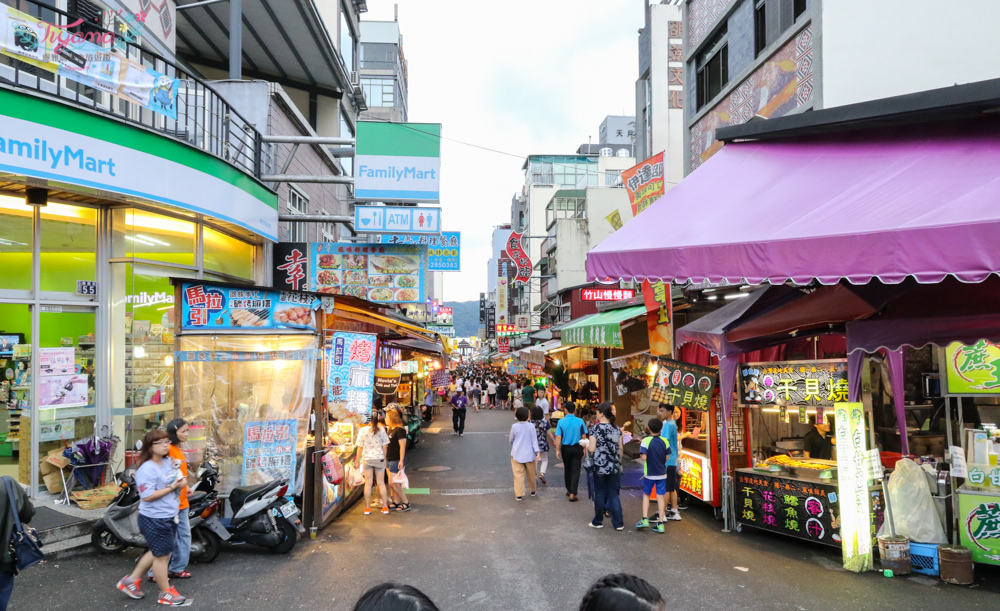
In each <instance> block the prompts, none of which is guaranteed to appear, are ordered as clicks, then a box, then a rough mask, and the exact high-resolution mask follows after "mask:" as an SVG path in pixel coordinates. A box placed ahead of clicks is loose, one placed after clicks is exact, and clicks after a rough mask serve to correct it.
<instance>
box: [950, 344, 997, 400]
mask: <svg viewBox="0 0 1000 611" xmlns="http://www.w3.org/2000/svg"><path fill="white" fill-rule="evenodd" d="M944 353H945V367H946V369H947V371H948V393H949V394H953V395H993V394H998V393H1000V367H998V361H1000V345H998V344H995V343H993V342H988V341H986V340H979V341H978V342H976V343H975V344H973V345H971V346H964V345H962V344H960V343H958V342H955V343H953V344H951V345H950V346H948V347H947V348H945V351H944Z"/></svg>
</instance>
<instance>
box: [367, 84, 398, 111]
mask: <svg viewBox="0 0 1000 611" xmlns="http://www.w3.org/2000/svg"><path fill="white" fill-rule="evenodd" d="M361 88H362V89H364V91H365V101H366V102H367V104H368V107H369V108H392V107H394V106H396V93H397V92H396V79H394V78H371V77H366V78H363V79H361Z"/></svg>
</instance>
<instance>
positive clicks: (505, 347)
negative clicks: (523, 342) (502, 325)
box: [497, 337, 510, 354]
mask: <svg viewBox="0 0 1000 611" xmlns="http://www.w3.org/2000/svg"><path fill="white" fill-rule="evenodd" d="M497 352H499V353H500V354H507V353H508V352H510V339H509V338H506V337H498V338H497Z"/></svg>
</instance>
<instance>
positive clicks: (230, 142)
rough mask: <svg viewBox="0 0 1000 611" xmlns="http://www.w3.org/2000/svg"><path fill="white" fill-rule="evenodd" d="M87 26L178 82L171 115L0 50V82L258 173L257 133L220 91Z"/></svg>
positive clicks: (14, 1)
mask: <svg viewBox="0 0 1000 611" xmlns="http://www.w3.org/2000/svg"><path fill="white" fill-rule="evenodd" d="M4 5H6V6H11V7H13V8H14V9H16V10H18V11H21V12H22V13H26V14H29V15H32V16H33V17H38V18H39V19H41V20H42V21H46V22H48V23H52V24H54V25H59V26H66V25H68V24H72V23H74V22H76V21H77V19H78V17H77V16H76V15H71V14H70V13H67V12H66V11H63V10H60V9H57V8H56V7H54V6H51V5H48V4H45V3H42V2H35V1H34V0H0V6H4ZM87 28H88V30H91V31H95V32H101V33H103V34H110V35H111V36H112V37H113V40H114V43H113V47H114V50H113V51H112V49H108V48H105V50H107V51H108V52H110V53H113V54H114V55H115V56H116V57H120V58H123V59H126V58H127V59H128V60H131V61H133V62H137V63H140V64H142V65H143V66H145V67H147V68H150V69H152V70H155V71H156V72H159V73H160V74H163V75H165V76H168V77H170V78H173V79H177V80H179V81H180V87H179V89H178V92H177V100H176V106H177V118H176V119H173V118H171V117H169V116H167V115H164V114H161V113H159V112H155V111H153V110H151V109H149V108H146V107H144V106H142V105H140V104H138V103H136V102H131V101H128V100H126V99H124V98H122V97H119V96H115V95H112V94H110V93H107V92H105V91H102V90H100V89H95V88H93V87H89V86H87V85H85V84H83V83H79V82H76V81H73V80H70V79H68V78H66V77H64V76H60V75H59V74H58V73H52V72H49V71H48V70H45V69H42V68H39V67H37V66H33V65H31V64H29V63H27V62H25V61H22V60H20V59H17V58H15V57H11V56H9V55H3V54H0V86H9V87H13V88H14V89H26V90H31V91H34V92H38V93H41V94H44V95H45V96H47V97H50V98H55V99H57V100H58V101H60V102H63V103H67V104H70V105H75V106H79V107H81V108H85V109H87V110H91V111H94V112H98V113H101V114H104V115H108V116H110V117H113V118H115V119H116V120H119V121H122V122H125V123H129V124H133V125H138V126H142V127H144V128H147V129H149V130H152V131H154V132H156V133H158V134H160V135H162V136H165V137H167V138H171V139H173V140H177V141H180V142H184V143H186V144H188V145H191V146H194V147H196V148H198V149H200V150H202V151H205V152H206V153H209V154H211V155H214V156H215V157H218V158H219V159H222V160H223V161H226V162H227V163H229V164H231V165H233V166H235V167H236V168H238V169H240V170H242V171H244V172H246V173H247V174H250V175H252V176H254V177H257V178H259V177H260V176H261V168H260V148H261V136H260V133H259V132H258V131H257V130H256V129H255V128H254V127H253V126H252V125H251V124H250V123H249V122H248V121H247V120H246V119H244V118H243V117H242V116H240V114H239V113H238V112H236V110H235V109H234V108H233V107H232V106H230V105H229V104H228V103H227V102H226V101H225V100H224V99H223V98H222V96H220V95H219V94H218V93H216V92H215V91H214V90H213V89H212V88H211V87H209V86H208V85H207V84H206V83H204V82H202V81H201V80H199V79H198V78H197V77H195V76H194V75H193V74H191V73H190V72H188V71H187V70H185V69H184V68H182V67H180V66H178V65H177V64H175V63H173V62H171V61H170V60H168V59H166V58H164V57H162V56H160V55H157V54H156V53H153V52H151V51H148V50H146V49H143V48H142V47H140V46H139V45H137V44H135V43H133V42H130V41H127V40H125V39H124V38H123V37H122V36H118V35H116V34H115V33H114V32H110V31H108V30H105V29H103V28H98V27H96V26H90V25H88V26H87Z"/></svg>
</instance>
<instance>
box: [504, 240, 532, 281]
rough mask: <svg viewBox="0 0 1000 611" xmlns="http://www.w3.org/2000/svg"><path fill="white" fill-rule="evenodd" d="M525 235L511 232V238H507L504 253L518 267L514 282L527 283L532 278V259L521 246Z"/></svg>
mask: <svg viewBox="0 0 1000 611" xmlns="http://www.w3.org/2000/svg"><path fill="white" fill-rule="evenodd" d="M523 235H524V234H522V233H518V232H516V231H511V232H510V236H509V237H508V238H507V245H506V246H505V247H504V252H505V253H506V254H507V256H508V257H510V258H511V259H512V260H513V261H514V264H515V265H517V275H516V276H514V280H513V281H514V282H527V281H528V279H529V278H531V269H532V265H531V259H529V258H528V253H526V252H525V251H524V247H523V246H522V245H521V238H522V236H523Z"/></svg>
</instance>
